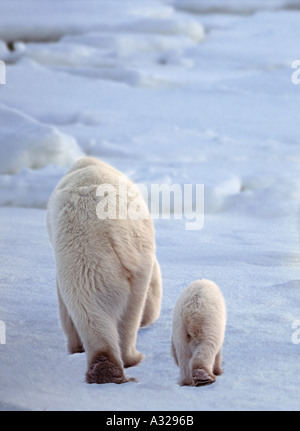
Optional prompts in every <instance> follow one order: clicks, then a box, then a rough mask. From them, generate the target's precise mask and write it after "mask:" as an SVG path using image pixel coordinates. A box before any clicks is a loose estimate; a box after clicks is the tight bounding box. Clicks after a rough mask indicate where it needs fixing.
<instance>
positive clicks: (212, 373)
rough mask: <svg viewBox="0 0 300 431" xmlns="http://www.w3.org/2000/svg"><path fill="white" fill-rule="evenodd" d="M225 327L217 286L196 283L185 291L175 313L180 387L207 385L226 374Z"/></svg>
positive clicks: (174, 347) (173, 345) (174, 337)
mask: <svg viewBox="0 0 300 431" xmlns="http://www.w3.org/2000/svg"><path fill="white" fill-rule="evenodd" d="M225 325H226V306H225V300H224V298H223V295H222V293H221V291H220V289H219V288H218V286H217V285H216V284H215V283H213V282H212V281H209V280H205V279H203V280H196V281H194V282H193V283H191V284H190V285H189V286H187V287H186V288H185V289H184V290H183V292H182V294H181V295H180V297H179V298H178V300H177V302H176V304H175V307H174V310H173V321H172V340H171V353H172V355H173V357H174V360H175V363H176V364H177V365H178V366H179V369H180V379H179V384H180V385H190V386H202V385H208V384H211V383H214V382H215V381H216V376H218V375H220V374H222V373H223V371H222V345H223V340H224V334H225Z"/></svg>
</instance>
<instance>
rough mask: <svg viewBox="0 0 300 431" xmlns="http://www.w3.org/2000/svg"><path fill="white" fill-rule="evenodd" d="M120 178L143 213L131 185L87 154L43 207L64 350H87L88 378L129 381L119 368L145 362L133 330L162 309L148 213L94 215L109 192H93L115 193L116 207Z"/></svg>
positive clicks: (92, 380)
mask: <svg viewBox="0 0 300 431" xmlns="http://www.w3.org/2000/svg"><path fill="white" fill-rule="evenodd" d="M120 178H121V179H122V181H123V184H124V181H125V185H126V186H127V188H126V190H127V191H126V190H125V191H126V196H125V197H126V205H127V206H129V205H130V204H132V203H133V201H134V199H137V197H138V202H139V206H140V207H143V206H144V207H143V208H142V210H143V214H147V211H148V208H147V206H146V203H145V201H143V199H142V198H141V196H140V195H139V191H138V189H137V188H135V186H134V184H133V183H132V182H131V181H130V180H129V179H128V178H127V177H126V176H124V175H123V174H122V173H121V172H119V171H118V170H116V169H114V168H113V167H111V166H109V165H107V164H106V163H104V162H102V161H100V160H98V159H95V158H92V157H83V158H80V159H78V160H77V161H75V163H74V164H73V166H72V167H71V169H70V170H69V171H68V173H67V174H66V175H65V177H63V178H62V180H61V181H60V182H59V184H58V185H57V187H56V189H55V190H54V192H53V193H52V195H51V197H50V199H49V203H48V208H47V228H48V233H49V237H50V242H51V244H52V246H53V249H54V254H55V261H56V281H57V295H58V302H59V315H60V320H61V324H62V328H63V330H64V332H65V334H66V336H67V340H68V349H69V352H70V353H77V352H83V351H85V352H86V355H87V372H86V381H87V382H88V383H109V382H113V383H124V382H127V381H129V379H128V378H127V377H126V376H125V374H124V367H131V366H134V365H137V364H138V363H139V362H140V361H141V360H142V359H143V355H142V354H141V353H140V352H138V351H137V350H136V348H135V344H136V338H137V331H138V329H139V327H140V326H148V325H150V324H151V323H153V322H154V321H155V320H156V319H157V318H158V317H159V314H160V307H161V295H162V283H161V273H160V268H159V264H158V262H157V259H156V255H155V240H154V227H153V222H152V220H151V218H150V215H149V212H148V217H143V218H142V217H140V218H135V219H132V218H129V217H127V218H126V219H125V218H123V219H120V218H118V217H116V218H112V217H110V215H109V212H107V217H102V218H99V214H98V212H97V206H98V205H99V204H101V202H103V201H105V199H106V198H107V195H108V193H102V195H101V193H100V195H101V196H99V193H97V191H98V188H99V186H103V185H106V186H107V185H108V186H109V187H112V188H113V189H114V190H115V193H114V194H113V195H112V196H113V197H114V198H115V200H116V209H117V211H120V208H119V206H120V205H121V204H120V203H119V202H118V197H119V194H120V193H119V192H120V190H119V184H120V181H119V180H120ZM108 190H109V189H108ZM129 190H130V193H129ZM133 190H134V193H133ZM123 193H124V190H123ZM123 197H124V196H123ZM140 198H141V199H140ZM104 207H105V206H104ZM104 207H103V208H104ZM125 209H126V208H125ZM123 210H124V208H123ZM130 380H134V379H130Z"/></svg>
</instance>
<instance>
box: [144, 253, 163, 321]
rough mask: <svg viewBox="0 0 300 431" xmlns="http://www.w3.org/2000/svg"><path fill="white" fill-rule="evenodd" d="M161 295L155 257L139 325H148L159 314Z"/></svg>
mask: <svg viewBox="0 0 300 431" xmlns="http://www.w3.org/2000/svg"><path fill="white" fill-rule="evenodd" d="M161 297H162V281H161V273H160V268H159V264H158V262H157V260H156V259H155V262H154V265H153V270H152V277H151V281H150V284H149V288H148V292H147V299H146V302H145V307H144V311H143V317H142V321H141V326H142V327H144V326H149V325H151V324H152V323H154V322H155V321H156V320H157V319H158V317H159V315H160V308H161Z"/></svg>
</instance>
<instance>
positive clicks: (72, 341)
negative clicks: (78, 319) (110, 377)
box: [56, 282, 84, 354]
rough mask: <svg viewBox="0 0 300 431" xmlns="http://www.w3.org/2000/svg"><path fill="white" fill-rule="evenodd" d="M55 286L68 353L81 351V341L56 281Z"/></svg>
mask: <svg viewBox="0 0 300 431" xmlns="http://www.w3.org/2000/svg"><path fill="white" fill-rule="evenodd" d="M56 287H57V297H58V307H59V316H60V321H61V325H62V328H63V330H64V332H65V334H66V336H67V340H68V351H69V353H71V354H73V353H82V352H84V348H83V345H82V342H81V339H80V337H79V335H78V332H77V329H76V328H75V325H74V323H73V320H72V319H71V316H70V315H69V313H68V310H67V307H66V306H65V304H64V302H63V300H62V297H61V294H60V291H59V285H58V282H56Z"/></svg>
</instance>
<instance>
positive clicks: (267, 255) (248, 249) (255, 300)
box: [0, 0, 300, 411]
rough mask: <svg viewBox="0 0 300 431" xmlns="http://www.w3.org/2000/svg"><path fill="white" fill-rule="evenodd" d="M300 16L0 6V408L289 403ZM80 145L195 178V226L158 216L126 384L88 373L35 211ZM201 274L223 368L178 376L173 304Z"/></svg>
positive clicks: (155, 180) (156, 5)
mask: <svg viewBox="0 0 300 431" xmlns="http://www.w3.org/2000/svg"><path fill="white" fill-rule="evenodd" d="M299 19H300V2H299V1H296V0H293V1H289V0H278V1H277V0H274V1H273V0H272V1H271V0H266V1H264V2H263V1H255V0H247V1H246V0H245V1H243V2H237V1H233V0H223V1H221V0H214V1H211V0H174V1H172V0H166V1H163V0H161V1H159V0H156V1H154V0H153V1H152V0H146V1H143V2H140V1H138V0H113V1H108V0H106V1H105V0H103V1H102V0H97V1H95V0H93V1H91V0H90V1H89V0H88V1H87V0H85V1H84V2H83V1H81V0H79V1H76V2H72V1H68V0H61V1H59V2H56V4H55V7H53V2H51V1H50V0H44V1H41V2H36V1H35V0H22V1H21V0H15V1H13V2H12V1H9V0H2V1H1V14H0V59H1V60H3V61H5V63H6V85H0V205H1V207H0V220H1V223H0V239H1V241H0V256H1V257H0V262H1V270H0V320H1V321H2V322H4V323H5V326H6V344H0V409H1V410H174V411H176V410H177V411H179V410H298V409H299V396H300V390H299V386H300V373H299V372H298V367H299V366H298V364H299V353H300V346H299V344H294V343H293V342H292V340H295V339H297V337H295V321H297V320H299V319H300V310H299V292H300V272H299V267H300V265H299V264H300V262H299V258H300V255H299V222H298V219H299V201H300V180H299V170H300V155H299V154H300V153H299V120H300V119H299V97H300V96H299V91H300V86H297V85H294V84H293V83H292V79H291V78H292V73H293V72H294V70H293V69H292V68H291V65H292V63H293V62H294V61H295V60H297V59H299V58H300V52H299V46H298V45H299V43H298V42H299V40H300V26H299ZM82 154H86V155H92V156H96V157H99V158H101V159H103V160H104V161H106V162H108V163H110V164H111V165H113V166H115V167H116V168H118V169H120V170H122V171H123V172H124V173H125V174H127V175H128V176H130V177H131V178H132V179H133V180H134V181H136V182H137V183H142V184H146V185H147V186H149V187H150V185H151V184H163V183H164V184H169V185H171V184H180V185H183V184H194V185H195V184H204V187H205V220H204V227H203V229H201V230H197V231H188V230H186V229H185V223H186V220H185V218H184V217H183V219H182V220H174V219H172V218H171V220H162V219H159V220H155V227H156V241H157V255H158V259H159V262H160V265H161V270H162V277H163V302H162V311H161V316H160V318H159V320H158V321H157V322H156V323H155V324H154V325H153V326H152V327H150V328H147V329H143V330H140V331H139V334H138V349H139V350H140V351H141V352H143V353H144V354H145V356H146V358H145V360H144V361H143V362H142V363H141V364H140V365H139V366H137V367H133V368H130V369H128V370H126V373H127V374H128V375H129V376H132V377H136V378H137V379H138V380H139V382H138V383H134V382H131V383H127V384H124V385H114V384H107V385H88V384H86V383H85V382H84V375H85V370H86V358H85V354H76V355H72V356H70V355H68V353H67V350H66V342H65V338H64V335H63V332H62V330H61V328H60V324H59V320H58V311H57V298H56V288H55V265H54V258H53V252H52V250H51V247H50V244H49V240H48V237H47V232H46V227H45V208H46V205H47V201H48V198H49V196H50V193H51V191H52V190H53V188H54V187H55V185H56V184H57V182H58V181H59V179H60V178H61V177H62V175H63V174H64V173H65V172H66V170H67V169H68V167H69V165H70V164H71V163H72V162H73V161H74V160H75V159H76V158H77V157H78V156H80V155H82ZM197 278H208V279H212V280H214V281H215V282H216V283H217V284H218V285H219V286H220V288H221V289H222V292H223V294H224V297H225V299H226V303H227V310H228V322H227V329H226V336H225V343H224V375H223V376H221V377H219V378H218V379H217V382H216V383H215V384H214V385H212V386H209V387H203V388H189V387H180V386H178V384H177V379H178V375H179V370H178V368H177V367H176V365H175V364H174V361H173V359H172V357H171V355H170V336H171V318H172V310H173V306H174V305H175V302H176V300H177V298H178V296H179V294H180V292H181V291H182V290H183V289H184V287H186V286H187V285H188V284H189V283H190V282H191V281H193V280H195V279H197ZM293 322H294V326H293ZM0 340H1V338H0Z"/></svg>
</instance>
